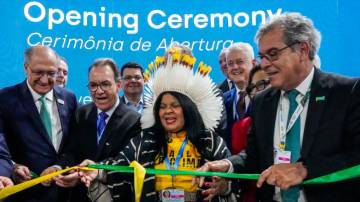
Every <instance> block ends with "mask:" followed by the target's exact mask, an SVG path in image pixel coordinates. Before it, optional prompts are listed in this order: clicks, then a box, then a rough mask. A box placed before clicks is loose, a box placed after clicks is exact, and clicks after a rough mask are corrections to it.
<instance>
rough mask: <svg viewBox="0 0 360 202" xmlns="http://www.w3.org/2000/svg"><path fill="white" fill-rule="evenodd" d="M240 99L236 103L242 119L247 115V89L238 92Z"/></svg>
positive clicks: (239, 116)
mask: <svg viewBox="0 0 360 202" xmlns="http://www.w3.org/2000/svg"><path fill="white" fill-rule="evenodd" d="M238 97H239V98H238V100H237V103H236V109H237V114H238V118H239V119H242V118H243V117H244V115H245V108H246V106H245V97H246V92H245V91H239V93H238Z"/></svg>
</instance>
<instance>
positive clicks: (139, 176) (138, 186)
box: [130, 161, 146, 202]
mask: <svg viewBox="0 0 360 202" xmlns="http://www.w3.org/2000/svg"><path fill="white" fill-rule="evenodd" d="M130 167H134V187H135V201H136V202H140V199H141V193H142V189H143V185H144V179H145V173H146V171H145V168H144V167H142V166H141V165H140V164H139V163H138V162H137V161H133V162H131V163H130Z"/></svg>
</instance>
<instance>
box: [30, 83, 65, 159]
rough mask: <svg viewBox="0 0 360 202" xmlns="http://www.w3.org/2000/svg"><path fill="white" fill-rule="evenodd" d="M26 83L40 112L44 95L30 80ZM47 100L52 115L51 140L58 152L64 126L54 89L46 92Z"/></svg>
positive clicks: (47, 106)
mask: <svg viewBox="0 0 360 202" xmlns="http://www.w3.org/2000/svg"><path fill="white" fill-rule="evenodd" d="M26 83H27V86H28V88H29V90H30V93H31V95H32V97H33V99H34V103H35V105H36V108H37V110H38V112H39V114H40V108H41V101H40V98H41V96H42V95H40V94H38V93H37V92H35V91H34V90H33V89H32V88H31V86H30V84H29V82H28V81H26ZM45 100H46V102H45V104H46V108H47V109H48V111H49V115H50V119H51V133H52V136H51V137H52V138H51V142H52V144H53V146H54V148H55V150H56V151H57V152H58V151H59V147H60V144H61V139H62V137H63V132H62V128H61V121H60V115H59V111H58V108H57V104H56V99H55V96H54V90H51V91H49V92H48V93H46V94H45Z"/></svg>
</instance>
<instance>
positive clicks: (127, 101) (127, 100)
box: [124, 95, 144, 106]
mask: <svg viewBox="0 0 360 202" xmlns="http://www.w3.org/2000/svg"><path fill="white" fill-rule="evenodd" d="M124 99H125V104H126V105H129V102H130V101H129V99H128V98H127V97H126V95H124ZM130 104H132V103H131V102H130ZM142 104H144V101H143V96H142V95H141V97H140V100H139V102H138V103H136V106H138V105H142Z"/></svg>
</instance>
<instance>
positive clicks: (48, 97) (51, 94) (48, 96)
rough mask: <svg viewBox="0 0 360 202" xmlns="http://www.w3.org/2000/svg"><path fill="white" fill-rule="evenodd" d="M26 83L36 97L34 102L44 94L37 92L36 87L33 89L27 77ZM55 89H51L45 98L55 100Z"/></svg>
mask: <svg viewBox="0 0 360 202" xmlns="http://www.w3.org/2000/svg"><path fill="white" fill-rule="evenodd" d="M26 85H27V87H28V88H29V90H30V93H31V95H32V97H33V99H34V102H37V101H38V100H39V99H40V98H41V97H42V96H43V95H40V94H39V93H37V92H35V91H34V89H32V87H31V86H30V84H29V81H28V80H27V79H26ZM53 91H54V90H53V89H51V90H50V91H49V92H48V93H46V94H45V98H46V99H47V100H50V101H51V102H52V101H53V99H54V93H53Z"/></svg>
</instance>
